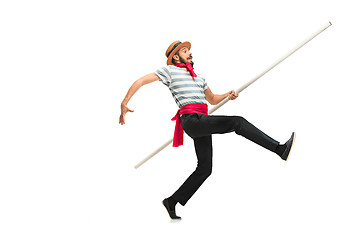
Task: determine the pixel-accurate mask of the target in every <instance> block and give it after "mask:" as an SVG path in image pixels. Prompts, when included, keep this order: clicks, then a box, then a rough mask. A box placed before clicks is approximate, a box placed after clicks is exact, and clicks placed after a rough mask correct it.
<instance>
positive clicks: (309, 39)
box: [135, 22, 332, 169]
mask: <svg viewBox="0 0 360 240" xmlns="http://www.w3.org/2000/svg"><path fill="white" fill-rule="evenodd" d="M331 25H332V24H331V22H328V23H327V24H325V25H324V26H323V27H321V28H320V29H319V30H318V31H316V32H315V33H313V34H312V35H311V36H310V37H308V38H307V39H305V40H304V41H302V42H301V43H300V44H299V45H297V46H296V47H295V48H293V49H292V50H291V51H289V52H288V53H287V54H285V55H284V56H283V57H282V58H280V59H279V60H277V61H276V62H275V63H274V64H272V65H270V66H269V67H268V68H266V69H265V70H264V71H262V72H261V73H260V74H258V75H257V76H255V77H254V78H252V79H251V80H250V81H248V82H247V83H245V84H244V85H243V86H242V87H240V88H238V89H237V90H236V91H235V93H236V94H238V93H240V92H242V91H243V90H244V89H245V88H247V87H248V86H250V85H251V84H253V83H254V82H255V81H256V80H258V79H259V78H261V77H262V76H264V75H265V74H266V73H267V72H269V71H270V70H271V69H273V68H274V67H276V66H277V65H278V64H280V63H281V62H282V61H284V60H285V59H286V58H288V57H289V56H291V55H292V54H293V53H294V52H296V51H297V50H299V49H300V48H301V47H303V46H304V45H305V44H307V43H308V42H310V41H311V40H312V39H313V38H315V37H316V36H317V35H319V34H320V33H322V32H323V31H325V30H326V29H327V28H328V27H330V26H331ZM228 101H229V98H226V99H225V100H223V101H222V102H220V103H219V104H217V105H216V106H215V107H213V108H212V109H210V110H209V114H211V113H213V112H215V111H216V110H218V109H219V108H220V107H222V106H223V105H224V104H225V103H227V102H228ZM172 140H173V139H172V138H171V139H170V140H169V141H167V142H166V143H164V144H163V145H162V146H161V147H159V148H158V149H156V150H155V151H154V152H153V153H151V154H150V155H149V156H147V157H146V158H145V159H144V160H142V161H141V162H139V163H138V164H137V165H135V168H136V169H137V168H138V167H140V166H141V165H142V164H144V163H145V162H146V161H148V160H149V159H150V158H152V157H153V156H155V155H156V154H158V153H159V152H160V151H161V150H163V149H164V148H166V147H167V146H168V145H170V144H171V142H172Z"/></svg>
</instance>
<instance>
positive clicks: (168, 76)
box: [155, 66, 171, 86]
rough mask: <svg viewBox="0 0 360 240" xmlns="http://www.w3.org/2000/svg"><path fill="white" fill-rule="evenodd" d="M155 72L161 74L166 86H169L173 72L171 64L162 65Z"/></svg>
mask: <svg viewBox="0 0 360 240" xmlns="http://www.w3.org/2000/svg"><path fill="white" fill-rule="evenodd" d="M155 74H156V75H158V76H159V78H160V80H159V81H161V82H162V83H163V84H165V85H166V86H169V85H170V83H171V74H170V68H169V66H166V67H162V68H160V69H158V70H156V71H155Z"/></svg>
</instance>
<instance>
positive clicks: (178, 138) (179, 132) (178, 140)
mask: <svg viewBox="0 0 360 240" xmlns="http://www.w3.org/2000/svg"><path fill="white" fill-rule="evenodd" d="M189 113H201V114H204V115H208V106H207V104H204V103H191V104H186V105H185V106H182V107H181V108H180V109H179V111H178V112H177V113H176V115H175V116H174V117H173V118H172V119H171V121H176V124H175V132H174V139H173V147H179V146H181V145H183V142H184V130H183V128H182V125H181V118H180V115H183V114H189Z"/></svg>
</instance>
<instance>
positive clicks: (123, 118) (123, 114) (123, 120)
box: [119, 104, 134, 125]
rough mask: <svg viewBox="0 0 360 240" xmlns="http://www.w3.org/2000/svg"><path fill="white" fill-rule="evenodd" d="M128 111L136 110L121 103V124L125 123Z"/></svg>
mask: <svg viewBox="0 0 360 240" xmlns="http://www.w3.org/2000/svg"><path fill="white" fill-rule="evenodd" d="M127 112H134V110H130V109H129V108H128V107H127V106H126V105H123V104H121V114H120V117H119V124H121V125H123V124H125V114H126V113H127Z"/></svg>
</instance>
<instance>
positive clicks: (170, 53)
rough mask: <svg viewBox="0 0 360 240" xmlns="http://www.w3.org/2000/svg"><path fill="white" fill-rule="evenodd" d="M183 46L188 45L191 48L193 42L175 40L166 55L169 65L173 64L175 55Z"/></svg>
mask: <svg viewBox="0 0 360 240" xmlns="http://www.w3.org/2000/svg"><path fill="white" fill-rule="evenodd" d="M183 47H187V48H188V49H189V50H190V48H191V43H190V42H180V41H179V40H178V41H175V42H173V43H172V44H171V45H170V46H169V47H168V49H167V50H166V53H165V56H166V57H167V62H166V64H167V65H173V63H172V58H173V56H174V54H175V53H177V51H179V50H180V49H181V48H183Z"/></svg>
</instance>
